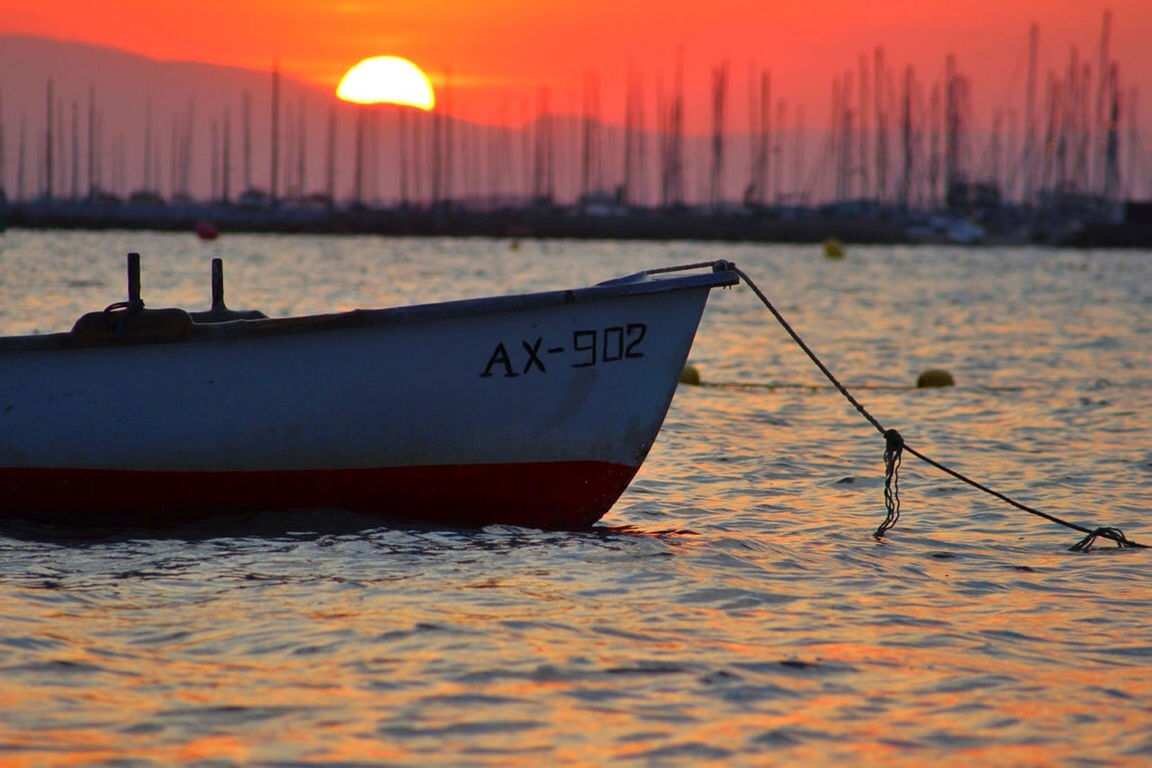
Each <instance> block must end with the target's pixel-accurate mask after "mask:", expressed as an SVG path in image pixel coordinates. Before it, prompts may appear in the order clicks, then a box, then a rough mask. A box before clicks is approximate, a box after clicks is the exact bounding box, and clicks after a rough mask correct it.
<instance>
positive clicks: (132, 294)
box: [128, 253, 144, 308]
mask: <svg viewBox="0 0 1152 768" xmlns="http://www.w3.org/2000/svg"><path fill="white" fill-rule="evenodd" d="M143 303H144V302H142V301H141V300H140V254H138V253H130V254H128V307H129V308H132V307H139V306H142V305H143Z"/></svg>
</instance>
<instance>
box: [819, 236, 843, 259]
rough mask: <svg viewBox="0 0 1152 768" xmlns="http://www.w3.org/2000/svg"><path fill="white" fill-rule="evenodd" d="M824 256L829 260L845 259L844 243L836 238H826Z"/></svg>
mask: <svg viewBox="0 0 1152 768" xmlns="http://www.w3.org/2000/svg"><path fill="white" fill-rule="evenodd" d="M824 255H825V256H826V257H828V258H829V259H842V258H844V243H842V242H840V241H839V240H838V239H836V238H835V237H829V238H826V239H825V240H824Z"/></svg>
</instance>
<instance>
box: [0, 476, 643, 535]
mask: <svg viewBox="0 0 1152 768" xmlns="http://www.w3.org/2000/svg"><path fill="white" fill-rule="evenodd" d="M636 470H637V467H628V466H623V465H620V464H610V463H607V462H599V461H570V462H548V463H532V464H460V465H450V466H418V467H389V468H383V469H333V470H303V471H259V472H140V471H125V470H97V469H27V468H19V467H16V468H14V467H7V468H3V469H0V516H4V517H19V518H22V519H32V520H42V521H47V522H53V523H65V524H77V525H109V524H111V525H120V524H123V525H149V526H155V525H163V524H166V523H173V522H180V521H187V520H191V519H197V518H204V517H207V516H213V515H220V514H224V513H227V512H237V511H254V510H289V509H293V510H295V509H307V508H329V509H331V508H335V509H344V510H347V511H349V512H355V513H358V514H368V515H375V516H379V517H386V518H396V519H407V520H418V521H421V522H427V523H433V524H437V525H449V526H467V527H475V526H481V525H492V524H506V525H521V526H526V527H532V528H552V529H578V528H587V527H588V526H591V525H592V524H593V523H595V522H596V521H597V520H599V519H600V518H601V517H602V516H603V515H604V513H606V512H607V511H608V510H609V509H610V508H611V507H612V505H613V504H614V503H615V502H616V500H617V499H618V498H619V497H620V494H621V493H623V492H624V489H625V488H626V487H627V486H628V483H629V482H630V481H631V480H632V477H633V476H634V475H635V474H636Z"/></svg>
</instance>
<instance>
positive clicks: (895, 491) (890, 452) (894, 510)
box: [872, 429, 904, 539]
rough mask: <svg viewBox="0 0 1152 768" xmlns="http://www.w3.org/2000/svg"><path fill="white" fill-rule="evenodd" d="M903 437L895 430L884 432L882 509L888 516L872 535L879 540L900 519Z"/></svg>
mask: <svg viewBox="0 0 1152 768" xmlns="http://www.w3.org/2000/svg"><path fill="white" fill-rule="evenodd" d="M903 453H904V437H903V436H902V435H901V434H900V433H899V432H897V431H896V430H895V429H886V430H884V507H885V508H886V509H887V512H888V514H887V515H886V516H885V517H884V522H882V523H880V527H878V528H877V529H876V532H875V533H874V534H872V535H873V536H875V537H876V538H878V539H879V538H881V537H883V536H884V534H885V533H887V531H888V529H889V528H891V527H892V526H894V525H896V521H897V520H899V519H900V462H901V457H902V456H903Z"/></svg>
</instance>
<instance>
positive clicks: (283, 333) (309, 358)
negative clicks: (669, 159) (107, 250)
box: [0, 254, 738, 529]
mask: <svg viewBox="0 0 1152 768" xmlns="http://www.w3.org/2000/svg"><path fill="white" fill-rule="evenodd" d="M214 266H215V268H216V273H215V277H214V299H213V308H212V309H211V310H209V311H207V312H198V313H190V312H187V311H185V310H183V309H145V308H144V304H143V302H142V301H141V299H140V289H139V284H140V283H139V260H138V257H136V256H135V254H130V257H129V299H128V301H126V302H118V303H116V304H113V305H111V306H109V307H108V308H107V309H105V310H104V311H102V312H93V313H89V314H86V315H84V316H83V317H81V318H80V319H79V320H78V321H77V322H76V324H75V325H74V327H73V328H72V330H71V331H69V332H64V333H54V334H44V335H32V336H13V337H3V338H0V370H3V376H0V435H2V436H0V516H4V517H13V518H23V519H33V520H42V521H49V522H55V523H65V524H99V525H107V524H113V525H119V524H133V525H139V524H143V525H156V524H164V523H169V522H174V521H181V520H187V519H190V518H196V517H203V516H206V515H216V514H225V513H235V512H238V511H254V510H290V509H305V508H306V509H318V508H319V509H343V510H348V511H351V512H356V513H366V514H372V515H378V516H382V517H388V518H402V519H412V520H417V521H422V522H425V523H431V524H442V525H451V526H458V525H459V526H480V525H487V524H495V523H499V524H510V525H521V526H530V527H537V528H561V529H573V528H585V527H588V526H590V525H592V524H593V523H595V522H596V521H597V520H599V519H600V518H601V517H602V516H603V515H604V514H605V513H606V512H607V511H608V510H609V508H611V506H612V505H613V504H614V503H615V502H616V500H617V499H618V498H619V497H620V495H621V493H623V491H624V490H625V488H626V487H627V485H628V483H629V482H630V481H631V479H632V477H633V476H634V475H635V473H636V471H637V470H638V469H639V467H640V465H641V463H642V462H643V461H644V458H645V456H646V455H647V453H648V450H649V448H650V447H651V446H652V443H653V441H654V440H655V438H656V435H657V432H658V431H659V428H660V425H661V423H662V421H663V419H664V416H665V414H666V412H667V409H668V406H669V403H670V402H671V399H672V395H673V393H674V391H675V389H676V386H677V380H678V376H679V374H680V372H681V370H682V369H683V366H684V363H685V361H686V359H687V356H688V352H689V348H690V347H691V344H692V340H693V337H694V335H695V332H696V328H697V325H698V323H699V320H700V317H701V313H702V312H703V309H704V306H705V302H706V300H707V297H708V293H709V291H710V290H711V289H712V288H717V287H721V286H731V285H734V284H735V283H736V282H737V279H738V277H737V274H736V273H735V272H734V271H733V269H734V268H733V266H732V265H731V264H729V263H727V262H715V263H712V264H708V265H693V266H690V267H677V268H671V269H668V270H652V271H648V272H641V273H638V274H635V275H631V276H628V277H623V278H619V279H616V280H610V281H608V282H605V283H600V284H598V285H593V286H588V287H582V288H576V289H572V290H560V291H547V292H541V293H525V294H518V295H510V296H497V297H491V298H480V299H467V300H460V301H450V302H445V303H438V304H424V305H417V306H408V307H396V308H388V309H369V310H353V311H350V312H340V313H335V314H323V315H313V316H305V317H288V318H279V319H269V318H265V317H263V316H262V315H260V313H242V312H235V311H233V310H229V309H228V308H227V307H226V306H225V305H224V302H223V280H222V276H221V275H222V273H221V272H220V271H219V270H220V266H219V263H218V262H217V263H216V264H215V265H214Z"/></svg>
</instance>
